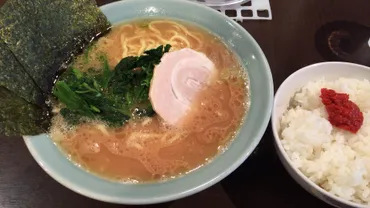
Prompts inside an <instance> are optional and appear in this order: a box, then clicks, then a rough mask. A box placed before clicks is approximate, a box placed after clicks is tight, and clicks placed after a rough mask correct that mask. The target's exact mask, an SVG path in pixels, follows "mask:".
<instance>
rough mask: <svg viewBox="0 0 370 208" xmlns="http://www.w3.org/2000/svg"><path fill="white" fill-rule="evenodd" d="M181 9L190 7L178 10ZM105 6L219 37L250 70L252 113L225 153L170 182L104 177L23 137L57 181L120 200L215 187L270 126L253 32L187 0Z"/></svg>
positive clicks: (121, 14)
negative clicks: (168, 20)
mask: <svg viewBox="0 0 370 208" xmlns="http://www.w3.org/2000/svg"><path fill="white" fill-rule="evenodd" d="M179 8H181V10H183V11H185V10H186V11H187V12H179ZM101 10H102V11H103V13H104V14H105V15H106V16H107V18H108V20H109V21H110V22H111V23H112V24H117V23H120V22H123V21H130V20H136V19H143V18H153V17H155V18H156V17H158V18H171V19H178V20H183V21H187V22H192V23H194V24H197V25H199V26H201V27H203V28H205V29H207V30H209V31H210V32H211V33H213V34H215V35H217V36H219V37H220V38H221V39H222V40H223V42H224V43H225V44H227V45H228V46H229V48H230V49H231V50H232V51H233V52H234V53H235V54H236V56H237V57H238V58H239V59H240V63H241V64H242V65H243V68H245V70H247V73H248V77H249V80H250V84H249V87H250V89H249V91H250V96H251V97H250V100H251V102H250V108H249V112H248V114H247V116H246V118H245V120H244V122H243V124H242V126H241V128H240V129H239V132H238V134H237V136H236V137H235V139H234V140H233V141H232V142H231V144H230V145H229V146H228V149H227V150H226V151H225V152H223V153H221V154H219V155H218V156H216V158H214V159H213V161H212V162H210V163H209V164H206V165H204V166H202V167H201V168H198V169H196V170H194V171H192V172H190V173H188V174H185V175H183V176H181V177H177V178H174V179H169V180H166V181H158V182H153V183H139V184H126V183H119V182H114V181H109V180H105V179H103V178H100V177H98V176H95V175H93V174H91V173H89V172H87V171H85V170H84V169H81V168H80V167H78V166H76V165H74V164H73V163H72V162H71V161H70V160H68V159H67V158H66V156H65V155H64V153H62V152H61V151H60V150H59V149H58V147H57V146H56V145H55V144H54V142H53V141H52V140H51V138H50V137H48V136H47V135H39V136H33V137H25V138H24V140H25V143H26V145H27V147H28V149H29V151H30V152H31V154H32V156H33V157H34V158H35V160H36V161H37V162H38V164H39V165H40V166H41V167H42V168H43V169H44V170H45V171H46V172H47V173H48V174H49V175H50V176H51V177H52V178H54V179H55V180H56V181H58V182H59V183H61V184H62V185H64V186H66V187H67V188H69V189H71V190H73V191H75V192H77V193H79V194H82V195H84V196H87V197H90V198H93V199H97V200H100V201H105V202H111V203H120V204H154V203H161V202H166V201H171V200H176V199H179V198H183V197H186V196H189V195H192V194H195V193H197V192H199V191H202V190H204V189H206V188H208V187H210V186H212V185H213V184H215V183H217V182H219V181H220V180H222V179H223V178H225V177H226V176H227V175H229V174H230V173H231V172H232V171H234V170H235V169H236V168H237V167H238V166H239V165H241V164H242V163H243V162H244V160H246V159H247V158H248V156H249V155H250V154H251V153H252V152H253V150H254V149H255V148H256V146H257V145H258V143H259V141H260V140H261V138H262V135H263V134H264V131H265V130H266V128H267V125H268V121H269V119H270V113H271V109H272V100H273V81H272V76H271V72H270V68H269V65H268V62H267V60H266V58H265V56H264V54H263V52H262V50H261V49H260V47H259V46H258V44H257V43H256V41H255V40H254V39H253V38H252V36H251V35H250V34H249V33H248V32H247V31H245V30H244V29H243V28H242V27H241V26H240V25H238V24H237V23H236V22H234V21H233V20H231V19H229V18H228V17H226V16H223V15H222V14H220V13H218V12H217V11H215V10H213V9H210V8H208V7H205V6H203V5H200V4H197V3H193V2H189V1H182V0H156V1H146V0H125V1H118V2H115V3H111V4H107V5H104V6H102V7H101ZM122 165H124V164H122Z"/></svg>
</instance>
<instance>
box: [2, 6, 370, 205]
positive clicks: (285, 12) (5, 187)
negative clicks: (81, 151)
mask: <svg viewBox="0 0 370 208" xmlns="http://www.w3.org/2000/svg"><path fill="white" fill-rule="evenodd" d="M111 1H112V0H98V2H99V5H102V4H105V3H109V2H111ZM0 3H4V0H0ZM271 6H272V13H273V20H271V21H245V22H244V23H242V25H243V27H244V28H245V29H247V30H248V31H249V32H250V33H251V34H252V35H253V37H254V38H255V39H256V40H257V42H258V43H259V44H260V46H261V47H262V49H263V51H264V52H265V54H266V56H267V59H268V61H269V63H270V66H271V70H272V73H273V76H274V82H275V89H277V88H278V87H279V85H280V83H281V82H282V81H283V80H284V79H285V78H286V77H287V76H289V75H290V74H291V73H293V72H294V71H295V70H297V69H299V68H301V67H303V66H305V65H308V64H312V63H316V62H320V61H325V60H327V59H328V58H323V56H321V55H320V53H319V52H318V50H317V49H318V48H320V46H319V47H318V48H317V47H316V46H315V34H316V31H317V30H318V29H319V28H320V27H321V26H322V25H323V24H325V23H327V22H330V21H334V20H348V21H354V22H358V23H360V24H363V25H367V26H370V15H369V12H370V2H369V1H368V0H295V1H292V0H271ZM0 139H1V140H2V141H1V143H0V207H1V208H18V207H20V208H23V207H30V208H43V207H45V208H48V207H50V208H64V207H89V208H95V207H96V208H100V207H104V208H112V207H131V206H123V205H115V204H107V203H102V202H99V201H95V200H92V199H89V198H86V197H83V196H81V195H79V194H76V193H74V192H72V191H70V190H68V189H67V188H65V187H63V186H62V185H60V184H59V183H57V182H56V181H54V180H53V179H52V178H51V177H49V176H48V175H47V174H46V173H45V172H44V171H43V170H42V169H41V168H40V167H39V166H38V165H37V163H36V162H35V161H34V159H33V158H32V157H31V155H30V153H29V152H28V150H27V148H26V147H25V144H24V142H23V140H22V139H21V138H0ZM272 139H273V138H272V133H271V130H270V127H269V128H268V130H267V131H266V134H265V135H264V137H263V140H262V142H261V143H260V145H259V147H258V148H257V150H256V151H255V152H254V154H253V155H252V156H251V157H250V158H248V160H247V161H246V162H245V163H244V164H243V165H242V166H241V167H239V168H238V169H237V170H236V171H235V172H234V173H232V174H231V175H230V176H229V177H227V178H226V179H224V180H223V181H222V182H221V183H219V184H217V185H215V186H213V187H211V188H209V189H207V190H205V191H203V192H201V193H198V194H196V195H193V196H190V197H188V198H185V199H181V200H178V201H174V202H169V203H165V204H159V205H152V206H143V207H152V208H154V207H160V208H162V207H163V208H167V207H170V208H181V207H184V208H187V207H212V208H218V207H220V208H229V207H230V208H233V207H237V208H244V207H317V208H324V207H330V206H329V205H327V204H325V203H323V202H321V201H319V200H318V199H316V198H315V197H313V196H311V195H310V194H308V193H307V192H306V191H304V190H303V189H302V188H301V187H300V186H299V185H298V184H297V183H295V182H294V181H293V179H292V178H291V177H290V176H289V175H288V174H287V172H286V171H285V170H284V168H283V166H282V165H281V163H280V161H279V159H278V158H277V156H276V154H275V151H274V148H273V145H272V144H273V141H272Z"/></svg>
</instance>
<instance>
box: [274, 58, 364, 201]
mask: <svg viewBox="0 0 370 208" xmlns="http://www.w3.org/2000/svg"><path fill="white" fill-rule="evenodd" d="M327 65H347V66H351V67H358V68H362V69H363V70H366V71H369V72H370V67H367V66H364V65H360V64H355V63H350V62H340V61H325V62H318V63H314V64H310V65H307V66H304V67H302V68H300V69H298V70H297V71H295V72H294V73H292V74H291V75H289V76H288V77H287V78H286V79H285V80H284V81H283V82H282V83H281V85H280V86H279V88H278V90H277V91H276V93H275V97H274V103H273V108H272V115H271V126H272V131H273V135H274V142H275V147H276V148H275V149H276V151H278V152H279V153H281V156H282V157H279V158H280V159H284V160H285V161H286V162H287V163H288V165H289V166H290V168H291V169H292V170H293V171H294V173H295V174H296V175H298V176H299V178H301V179H303V182H304V183H306V184H308V185H309V186H310V187H313V188H314V189H315V190H316V191H318V192H320V193H321V194H322V195H324V196H326V197H328V198H331V199H334V200H335V201H338V202H340V203H342V204H345V205H349V206H351V207H361V208H366V207H368V206H366V205H363V204H359V203H355V202H352V201H349V200H346V199H343V198H341V197H339V196H336V195H334V194H332V193H330V192H328V191H326V190H325V189H323V188H321V187H320V186H318V185H317V184H316V183H314V182H312V181H311V180H310V179H308V177H307V176H305V175H304V174H303V173H302V172H301V171H300V170H299V169H298V168H296V167H295V166H294V164H293V162H292V160H291V159H290V157H289V156H288V154H287V152H286V151H285V149H284V147H283V145H282V144H281V138H280V134H279V133H278V131H279V129H277V127H276V125H274V121H275V120H276V121H279V120H280V118H278V117H277V115H276V114H275V112H276V100H277V99H278V98H279V97H280V96H281V95H282V94H283V92H282V90H281V89H282V87H283V86H284V85H287V84H289V83H290V81H291V80H293V79H295V77H296V76H302V75H301V74H305V73H307V71H309V70H311V69H312V68H315V67H319V66H327ZM284 168H285V169H286V167H285V166H284ZM288 173H289V174H290V172H289V171H288ZM292 178H294V177H292ZM296 182H297V183H298V184H300V183H299V182H298V181H296ZM300 185H301V184H300ZM311 194H313V193H311ZM313 195H314V196H315V194H313ZM315 197H317V196H315ZM325 202H326V201H325ZM326 203H328V202H326Z"/></svg>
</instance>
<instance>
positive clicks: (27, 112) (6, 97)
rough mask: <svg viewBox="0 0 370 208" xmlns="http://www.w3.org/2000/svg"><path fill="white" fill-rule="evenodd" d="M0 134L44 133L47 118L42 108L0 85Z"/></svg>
mask: <svg viewBox="0 0 370 208" xmlns="http://www.w3.org/2000/svg"><path fill="white" fill-rule="evenodd" d="M0 97H1V102H0V135H6V136H20V135H38V134H41V133H45V128H44V127H47V125H48V119H47V118H46V117H44V110H43V109H42V108H40V107H39V106H37V105H34V104H30V103H28V102H27V101H26V100H24V99H23V98H21V97H19V96H17V95H16V94H15V93H13V92H11V91H9V90H8V89H6V88H4V87H0Z"/></svg>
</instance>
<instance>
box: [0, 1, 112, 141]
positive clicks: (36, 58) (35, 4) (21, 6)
mask: <svg viewBox="0 0 370 208" xmlns="http://www.w3.org/2000/svg"><path fill="white" fill-rule="evenodd" d="M110 26H111V25H110V23H109V22H108V20H107V19H106V17H105V16H104V14H103V13H102V12H101V11H100V9H99V8H98V7H97V6H96V2H95V1H94V0H8V1H7V2H6V3H5V4H4V5H3V6H2V7H1V8H0V40H1V39H2V40H3V42H4V43H5V44H6V47H7V48H2V46H1V44H0V55H1V57H0V68H1V69H0V70H2V71H0V76H3V78H2V79H0V135H7V136H20V135H37V134H40V133H45V132H46V131H47V128H48V125H49V124H50V117H49V114H48V113H49V112H50V108H48V106H42V105H39V106H38V105H34V103H35V100H37V99H38V97H40V96H39V95H40V93H41V92H42V94H43V95H44V97H43V98H44V99H45V98H46V97H47V96H48V95H50V94H51V89H52V86H53V83H54V81H55V76H56V74H57V72H58V70H59V69H63V68H65V66H66V64H67V63H66V62H67V61H69V60H70V59H71V57H72V56H73V55H74V54H76V53H78V52H81V51H82V49H83V47H84V46H85V45H87V44H88V43H89V41H91V39H92V38H94V37H95V36H96V35H98V34H99V33H105V32H106V31H108V30H109V28H110ZM6 49H9V50H8V51H7V50H6ZM9 52H10V53H9ZM10 54H11V55H13V56H10ZM6 57H8V58H9V57H10V60H7V59H8V58H6ZM11 57H12V58H14V59H12V58H11ZM13 61H14V62H13ZM5 66H6V67H8V68H6V67H5ZM21 66H22V67H23V71H24V80H27V78H26V75H28V76H29V77H30V78H29V81H27V82H26V81H22V82H20V81H19V79H21V77H22V76H21V75H22V72H21V69H22V67H21ZM10 71H11V72H12V77H6V76H7V75H10V74H9V72H10ZM11 80H12V81H14V82H15V83H16V84H15V83H14V85H10V82H11ZM31 83H35V86H36V85H37V86H36V87H35V86H32V84H31ZM17 86H18V88H19V87H24V88H25V89H22V88H21V89H16V87H17ZM37 88H38V89H37ZM23 98H24V99H23ZM27 101H28V102H27ZM45 115H47V116H45Z"/></svg>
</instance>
